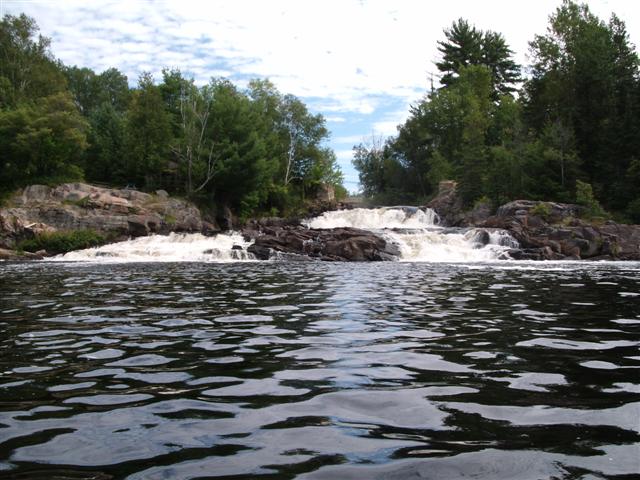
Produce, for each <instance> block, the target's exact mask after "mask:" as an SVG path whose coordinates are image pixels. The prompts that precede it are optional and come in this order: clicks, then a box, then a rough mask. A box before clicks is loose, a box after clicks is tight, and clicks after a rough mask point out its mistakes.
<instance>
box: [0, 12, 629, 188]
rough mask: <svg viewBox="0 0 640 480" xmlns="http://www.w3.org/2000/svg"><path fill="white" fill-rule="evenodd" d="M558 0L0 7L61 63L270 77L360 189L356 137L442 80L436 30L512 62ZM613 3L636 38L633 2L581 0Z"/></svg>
mask: <svg viewBox="0 0 640 480" xmlns="http://www.w3.org/2000/svg"><path fill="white" fill-rule="evenodd" d="M560 3H561V0H482V1H481V0H445V1H442V0H439V1H437V2H436V1H426V0H422V1H421V0H393V1H391V0H386V1H383V0H208V1H190V0H178V1H174V0H157V1H150V0H111V1H106V0H91V1H90V0H83V1H77V0H64V1H62V0H50V1H42V0H38V1H29V0H22V1H19V0H0V15H4V14H6V13H10V14H13V15H16V14H19V13H22V12H24V13H26V14H27V15H29V16H31V17H33V18H35V20H36V22H37V23H38V25H39V27H40V30H41V33H42V34H43V35H45V36H47V37H50V38H51V40H52V51H53V54H54V55H55V56H56V57H57V58H60V59H61V60H62V61H63V62H64V63H65V64H67V65H77V66H80V67H89V68H92V69H94V70H95V71H96V72H101V71H103V70H105V69H107V68H110V67H116V68H118V69H119V70H120V71H122V72H123V73H124V74H126V75H127V77H128V78H129V81H130V83H131V84H132V85H134V84H135V83H136V80H137V78H138V76H139V74H140V73H141V72H143V71H149V72H151V73H153V74H154V75H155V77H156V79H158V80H159V79H160V72H161V70H162V68H163V67H169V68H179V69H180V70H181V71H182V72H183V73H184V74H186V75H188V76H192V77H193V78H194V79H195V80H196V82H197V83H199V84H204V83H207V82H208V80H209V79H210V78H211V77H225V78H228V79H230V80H231V81H233V82H234V83H236V84H237V85H240V86H245V85H246V84H247V83H248V81H249V80H250V79H252V78H269V79H270V80H271V81H272V82H273V83H274V84H275V85H276V86H277V88H278V89H279V90H280V91H281V92H282V93H291V94H294V95H296V96H298V97H299V98H301V99H302V100H303V101H304V102H305V103H306V104H307V106H308V107H309V109H310V110H311V111H312V112H313V113H321V114H322V115H323V116H324V117H325V119H326V121H327V127H328V128H329V130H330V131H331V138H330V140H329V146H330V147H332V148H333V149H334V151H335V153H336V155H337V157H338V162H339V164H340V166H341V168H342V171H343V173H344V175H345V186H346V187H347V189H349V190H350V191H357V189H358V175H357V172H356V171H355V170H354V168H353V166H352V165H351V158H352V148H353V146H354V145H356V144H358V143H361V142H363V141H364V142H366V141H371V139H372V138H373V137H376V138H381V137H382V138H386V137H388V136H391V135H394V134H395V133H396V127H397V125H398V124H400V123H402V122H404V120H405V119H406V118H407V115H408V112H409V107H410V105H411V104H415V103H416V102H417V101H419V100H420V99H421V98H422V97H423V96H424V94H425V93H426V92H427V91H428V90H429V89H430V86H431V79H432V78H433V81H434V83H435V84H436V86H437V81H438V78H437V75H436V74H437V69H436V67H435V65H434V62H436V61H438V60H439V58H440V57H439V54H438V50H437V42H438V40H442V39H443V38H444V34H443V29H445V28H447V27H449V26H450V25H451V24H452V22H453V21H455V20H456V19H458V18H461V17H462V18H465V19H466V20H468V21H469V22H470V23H472V24H474V25H475V26H476V27H477V28H479V29H482V30H493V31H495V32H499V33H502V34H503V35H504V37H505V39H506V41H507V43H508V44H509V45H510V47H511V49H512V50H513V51H514V54H515V55H514V56H515V59H516V61H517V62H518V63H520V64H523V65H526V64H527V63H528V58H527V53H528V42H529V41H531V40H532V39H533V38H534V35H536V34H544V33H545V31H546V28H547V24H548V17H549V15H550V14H551V13H553V11H554V10H555V9H556V8H557V7H558V6H559V5H560ZM585 3H587V4H588V5H589V7H590V8H591V10H592V12H594V13H595V14H596V15H598V16H599V17H600V18H602V19H608V18H609V17H610V15H611V13H612V12H615V13H616V14H617V15H618V16H619V17H620V18H622V19H623V20H624V21H625V22H626V24H627V30H628V32H629V34H630V37H631V41H632V42H633V43H634V44H636V45H637V44H638V43H639V42H640V2H638V1H637V0H588V1H586V2H585Z"/></svg>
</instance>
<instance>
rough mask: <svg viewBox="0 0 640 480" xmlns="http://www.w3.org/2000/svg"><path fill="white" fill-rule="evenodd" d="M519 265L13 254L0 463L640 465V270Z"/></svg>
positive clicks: (72, 466) (361, 474) (336, 467)
mask: <svg viewBox="0 0 640 480" xmlns="http://www.w3.org/2000/svg"><path fill="white" fill-rule="evenodd" d="M520 266H521V267H524V268H519V269H518V268H514V267H517V265H508V268H502V264H501V265H500V268H493V266H492V268H488V267H485V266H483V265H478V264H475V265H428V264H398V263H389V264H355V265H353V264H352V265H343V264H342V265H333V264H317V263H311V264H308V263H296V264H284V263H283V264H226V265H224V264H206V265H203V264H139V265H131V264H130V265H120V266H119V265H84V266H82V265H65V264H55V265H46V264H37V265H29V266H25V265H8V264H4V265H1V266H0V294H1V295H2V304H1V306H0V328H1V331H2V333H1V334H0V341H1V345H2V348H1V350H0V352H1V353H0V355H1V361H2V365H1V371H2V377H1V378H0V424H1V428H0V454H1V455H2V458H1V459H0V462H1V463H0V474H2V475H3V476H5V477H7V478H12V477H15V478H50V477H51V476H52V475H53V474H54V473H55V474H58V475H61V476H63V477H64V475H67V478H84V477H87V478H132V479H138V478H145V479H146V478H197V477H216V476H218V477H223V476H233V475H237V476H241V477H244V478H252V477H257V476H260V475H265V476H276V477H278V478H293V477H296V476H300V477H302V478H307V477H308V478H403V479H404V478H412V477H416V478H417V477H418V476H423V477H426V478H456V477H464V476H465V475H466V476H471V475H474V478H491V479H493V478H550V477H554V476H555V477H557V478H602V477H603V476H604V477H611V476H614V475H633V474H635V473H638V472H640V464H639V463H638V462H639V460H638V458H640V450H639V445H640V443H639V440H640V425H639V424H638V418H640V382H639V381H638V374H639V373H640V348H639V347H640V308H638V301H639V300H638V296H637V293H639V292H640V288H638V285H639V283H638V279H639V278H640V269H639V268H638V266H637V265H636V264H608V265H604V264H600V265H593V264H587V265H585V266H567V265H561V264H544V265H543V266H542V267H541V268H539V269H537V270H536V269H532V268H533V267H532V266H531V265H528V264H525V265H520ZM92 475H93V476H92ZM96 475H98V477H96ZM100 475H102V477H99V476H100ZM587 475H591V477H589V476H587Z"/></svg>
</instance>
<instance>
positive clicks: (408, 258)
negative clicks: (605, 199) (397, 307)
mask: <svg viewBox="0 0 640 480" xmlns="http://www.w3.org/2000/svg"><path fill="white" fill-rule="evenodd" d="M438 223H439V218H438V215H437V214H436V213H435V212H434V211H433V210H431V209H426V210H421V209H419V208H417V207H384V208H354V209H352V210H338V211H332V212H326V213H324V214H322V215H320V216H319V217H315V218H312V219H309V220H307V221H306V222H305V225H306V226H308V227H309V228H337V227H352V228H361V229H364V230H371V231H373V232H376V233H378V234H380V235H382V236H383V237H384V238H385V239H386V240H387V241H388V242H392V243H394V244H396V245H397V246H398V248H399V249H400V260H401V261H405V262H483V261H492V260H497V259H499V258H508V257H505V255H506V251H507V250H509V249H510V248H517V247H518V242H517V241H516V240H515V239H514V238H513V237H512V236H511V235H509V233H508V232H506V231H504V230H497V229H481V228H473V229H462V228H444V227H442V226H440V225H438Z"/></svg>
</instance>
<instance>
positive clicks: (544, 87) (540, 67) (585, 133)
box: [524, 0, 640, 208]
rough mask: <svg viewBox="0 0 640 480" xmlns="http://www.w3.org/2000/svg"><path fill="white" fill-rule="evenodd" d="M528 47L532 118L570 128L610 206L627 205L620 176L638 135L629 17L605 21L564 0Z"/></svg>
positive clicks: (541, 125)
mask: <svg viewBox="0 0 640 480" xmlns="http://www.w3.org/2000/svg"><path fill="white" fill-rule="evenodd" d="M530 47H531V53H532V57H533V60H534V63H533V68H532V77H531V79H530V80H529V81H527V83H526V84H525V95H524V97H525V114H526V120H527V123H528V124H529V125H530V126H531V127H532V128H533V129H534V130H535V131H536V132H537V133H538V134H539V135H540V134H542V132H543V131H544V130H545V129H547V128H548V125H549V124H558V123H559V124H561V125H563V127H565V128H567V129H569V130H570V131H571V132H572V134H573V136H574V138H575V145H576V150H577V154H578V157H579V158H580V159H581V166H582V170H583V173H584V176H585V178H586V179H587V180H588V182H589V183H591V184H592V185H593V188H594V190H595V191H596V192H597V194H598V196H599V197H600V198H602V199H603V201H604V203H605V205H607V206H609V205H613V206H616V207H617V208H623V207H624V204H625V203H626V202H628V201H629V200H631V198H629V197H628V196H627V195H626V193H625V192H627V189H626V188H624V185H621V184H620V181H622V179H624V172H625V171H626V169H627V168H628V166H629V164H630V162H631V159H632V156H633V154H634V145H638V140H637V139H638V138H639V135H640V131H639V128H638V118H639V117H640V110H639V105H638V103H637V97H636V96H635V95H634V94H633V93H632V92H634V91H635V89H636V88H637V85H638V57H637V54H636V53H635V51H634V49H633V47H632V46H631V44H630V43H629V40H628V35H627V33H626V29H625V26H624V23H623V22H622V21H621V20H620V19H618V18H617V17H615V16H613V17H612V19H611V21H610V23H609V24H608V25H607V24H606V23H605V22H603V21H601V20H600V19H599V18H598V17H596V16H595V15H594V14H592V13H591V11H590V10H589V8H588V7H587V6H586V5H578V4H576V3H574V2H572V1H569V0H565V1H564V2H563V3H562V5H561V6H560V7H559V8H558V9H557V10H556V12H555V13H554V14H553V15H552V16H551V17H550V22H549V27H548V30H547V33H546V35H538V36H536V38H535V39H534V41H533V42H531V44H530ZM634 139H635V140H634Z"/></svg>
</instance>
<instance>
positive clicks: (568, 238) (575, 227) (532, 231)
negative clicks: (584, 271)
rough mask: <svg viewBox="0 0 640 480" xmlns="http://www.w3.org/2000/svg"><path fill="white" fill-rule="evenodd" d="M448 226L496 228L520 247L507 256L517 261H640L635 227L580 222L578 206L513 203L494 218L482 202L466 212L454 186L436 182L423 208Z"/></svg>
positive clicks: (638, 234)
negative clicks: (436, 189) (435, 193)
mask: <svg viewBox="0 0 640 480" xmlns="http://www.w3.org/2000/svg"><path fill="white" fill-rule="evenodd" d="M427 207H429V208H433V209H434V210H435V211H436V213H437V214H438V215H439V216H440V218H441V221H442V222H443V223H444V224H445V225H448V226H463V227H484V228H499V229H504V230H507V231H508V232H509V233H510V234H511V235H512V236H513V237H514V238H515V239H516V240H517V241H518V242H519V243H520V247H521V248H519V249H513V250H511V251H509V252H508V255H509V258H513V259H516V260H563V259H566V260H580V259H591V260H640V226H639V225H622V224H618V223H615V222H612V221H606V222H604V221H603V222H590V221H587V220H584V219H583V218H582V217H584V214H585V209H584V207H582V206H580V205H573V204H566V203H555V202H541V201H533V200H515V201H512V202H509V203H506V204H504V205H502V206H501V207H499V208H498V209H497V211H496V212H495V214H494V215H491V213H492V212H491V210H490V209H489V208H488V207H487V206H486V205H485V204H479V205H477V206H476V207H475V208H474V209H472V210H471V211H467V212H465V211H464V210H463V207H462V201H461V199H460V197H459V196H458V195H457V193H456V183H455V182H448V181H445V182H440V188H439V192H438V195H437V196H436V197H435V198H434V199H433V200H432V201H431V202H429V203H428V204H427Z"/></svg>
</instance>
